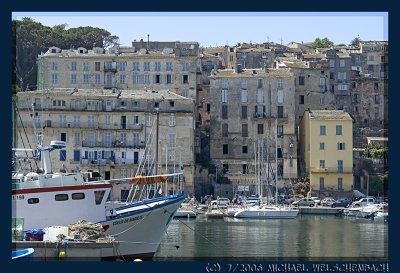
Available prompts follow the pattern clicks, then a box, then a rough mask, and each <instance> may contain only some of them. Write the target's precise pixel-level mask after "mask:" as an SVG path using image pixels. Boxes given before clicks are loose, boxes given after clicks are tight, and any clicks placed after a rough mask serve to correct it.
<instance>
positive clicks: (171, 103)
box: [169, 100, 175, 108]
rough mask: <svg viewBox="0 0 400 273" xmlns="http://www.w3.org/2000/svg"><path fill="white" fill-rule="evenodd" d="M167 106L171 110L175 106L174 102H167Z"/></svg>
mask: <svg viewBox="0 0 400 273" xmlns="http://www.w3.org/2000/svg"><path fill="white" fill-rule="evenodd" d="M169 106H170V107H171V108H173V107H174V106H175V102H174V101H173V100H170V101H169Z"/></svg>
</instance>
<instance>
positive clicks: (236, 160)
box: [210, 67, 297, 187]
mask: <svg viewBox="0 0 400 273" xmlns="http://www.w3.org/2000/svg"><path fill="white" fill-rule="evenodd" d="M210 81H211V82H210V96H211V100H210V104H211V105H210V107H211V109H210V114H211V122H210V155H211V159H212V162H213V163H214V165H215V166H216V170H214V171H216V172H217V173H222V174H224V176H225V177H227V178H228V179H229V180H230V181H231V182H232V183H233V185H234V186H235V187H237V186H240V185H246V184H247V185H249V184H255V169H254V166H255V153H256V149H257V148H256V147H257V145H258V146H259V145H261V144H260V143H263V144H262V145H263V147H264V148H265V152H264V155H265V158H263V159H262V160H263V161H265V163H270V164H271V166H273V168H274V169H275V171H274V172H275V173H276V167H275V166H276V165H277V167H278V177H279V179H280V180H281V181H283V180H285V179H286V180H288V179H290V178H296V177H297V153H296V151H297V145H296V142H297V141H296V136H295V125H294V122H295V117H294V114H295V112H294V103H295V99H294V88H295V87H294V75H293V73H292V72H290V70H289V69H268V70H264V69H253V70H242V69H240V67H239V68H237V69H236V70H228V69H226V70H217V71H213V72H212V73H211V76H210ZM258 150H259V149H258ZM276 157H277V162H276ZM267 161H269V162H267ZM275 162H276V165H275ZM280 186H282V184H281V185H280Z"/></svg>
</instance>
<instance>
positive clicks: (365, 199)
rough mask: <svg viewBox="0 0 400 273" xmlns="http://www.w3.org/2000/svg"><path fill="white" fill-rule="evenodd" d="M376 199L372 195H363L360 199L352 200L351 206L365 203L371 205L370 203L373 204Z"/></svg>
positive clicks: (359, 205)
mask: <svg viewBox="0 0 400 273" xmlns="http://www.w3.org/2000/svg"><path fill="white" fill-rule="evenodd" d="M375 202H376V200H375V198H374V197H371V196H367V197H363V198H361V199H360V200H357V201H354V202H353V203H352V205H353V206H355V207H363V206H366V205H371V204H375Z"/></svg>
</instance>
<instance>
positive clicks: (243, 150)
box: [242, 146, 248, 154]
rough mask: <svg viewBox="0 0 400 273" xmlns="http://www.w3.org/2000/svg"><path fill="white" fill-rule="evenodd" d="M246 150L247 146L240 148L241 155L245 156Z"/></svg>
mask: <svg viewBox="0 0 400 273" xmlns="http://www.w3.org/2000/svg"><path fill="white" fill-rule="evenodd" d="M247 152H248V149H247V146H242V154H247Z"/></svg>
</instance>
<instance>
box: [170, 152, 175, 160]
mask: <svg viewBox="0 0 400 273" xmlns="http://www.w3.org/2000/svg"><path fill="white" fill-rule="evenodd" d="M168 160H169V161H175V151H174V150H169V151H168Z"/></svg>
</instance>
